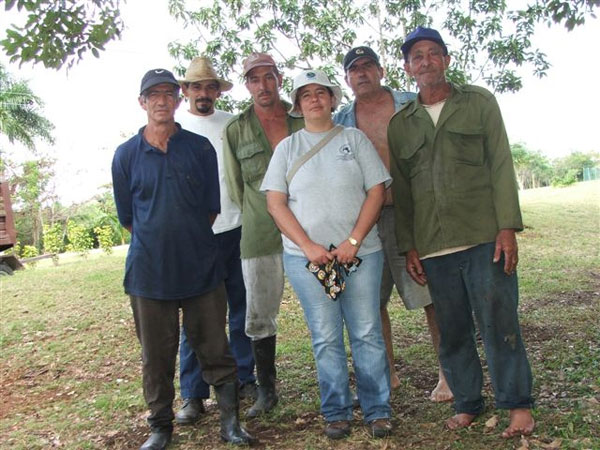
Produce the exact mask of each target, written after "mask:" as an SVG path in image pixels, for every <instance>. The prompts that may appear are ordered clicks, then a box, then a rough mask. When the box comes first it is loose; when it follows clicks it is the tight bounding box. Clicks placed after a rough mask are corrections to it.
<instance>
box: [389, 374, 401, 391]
mask: <svg viewBox="0 0 600 450" xmlns="http://www.w3.org/2000/svg"><path fill="white" fill-rule="evenodd" d="M400 384H401V383H400V378H398V375H397V374H396V372H395V371H394V372H392V373H390V386H391V387H392V391H393V390H395V389H398V388H399V387H400Z"/></svg>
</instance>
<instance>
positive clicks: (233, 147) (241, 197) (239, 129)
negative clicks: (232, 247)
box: [223, 102, 304, 258]
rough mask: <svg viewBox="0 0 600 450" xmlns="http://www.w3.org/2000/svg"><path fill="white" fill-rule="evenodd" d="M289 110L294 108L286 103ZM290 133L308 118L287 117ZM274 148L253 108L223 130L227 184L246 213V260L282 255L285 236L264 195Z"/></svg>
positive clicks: (243, 251) (243, 249)
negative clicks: (268, 209) (263, 183)
mask: <svg viewBox="0 0 600 450" xmlns="http://www.w3.org/2000/svg"><path fill="white" fill-rule="evenodd" d="M283 103H284V106H285V108H286V110H289V109H290V107H291V105H290V104H288V103H287V102H283ZM287 125H288V134H291V133H293V132H294V131H298V130H300V129H302V128H304V119H302V118H297V117H292V116H290V115H288V118H287ZM272 155H273V149H272V148H271V144H269V140H268V139H267V136H266V135H265V132H264V130H263V128H262V126H261V124H260V121H259V120H258V117H257V116H256V114H255V112H254V107H253V105H250V106H249V107H248V108H246V109H245V110H244V111H242V112H241V113H240V114H238V115H237V116H235V117H234V118H232V119H231V120H230V121H229V122H228V123H227V125H226V126H225V129H224V130H223V159H224V162H225V181H226V183H227V189H228V190H229V196H230V197H231V199H232V200H233V201H234V202H235V203H236V204H237V205H238V206H239V207H240V209H241V210H242V240H241V242H240V250H241V256H242V258H255V257H258V256H266V255H273V254H275V253H281V252H282V251H283V246H282V244H281V233H280V231H279V229H278V228H277V227H276V226H275V222H274V221H273V219H272V218H271V216H270V215H269V213H268V212H267V198H266V196H265V194H264V193H263V192H260V190H259V189H260V185H261V183H262V180H263V177H264V176H265V172H266V171H267V167H268V166H269V161H271V156H272Z"/></svg>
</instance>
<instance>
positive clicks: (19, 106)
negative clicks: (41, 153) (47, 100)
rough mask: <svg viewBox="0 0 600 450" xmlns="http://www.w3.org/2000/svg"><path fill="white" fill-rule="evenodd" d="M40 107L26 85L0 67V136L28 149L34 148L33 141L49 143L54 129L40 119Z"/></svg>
mask: <svg viewBox="0 0 600 450" xmlns="http://www.w3.org/2000/svg"><path fill="white" fill-rule="evenodd" d="M42 106H43V102H42V100H41V99H40V98H39V97H37V96H36V95H34V93H33V92H32V91H31V89H30V88H29V86H28V85H27V82H25V81H23V80H17V79H15V78H13V77H12V76H11V75H10V74H9V73H8V72H7V71H6V69H5V68H4V66H3V65H2V64H0V135H4V136H6V137H7V138H8V141H9V142H10V143H11V144H12V143H15V142H20V143H21V144H23V145H25V146H26V147H28V148H29V149H33V148H34V146H35V138H41V139H43V140H45V141H48V142H53V138H52V134H51V133H52V130H53V128H54V126H53V125H52V123H51V122H50V121H49V120H48V119H46V118H45V117H44V116H42V114H41V112H40V111H41V108H42Z"/></svg>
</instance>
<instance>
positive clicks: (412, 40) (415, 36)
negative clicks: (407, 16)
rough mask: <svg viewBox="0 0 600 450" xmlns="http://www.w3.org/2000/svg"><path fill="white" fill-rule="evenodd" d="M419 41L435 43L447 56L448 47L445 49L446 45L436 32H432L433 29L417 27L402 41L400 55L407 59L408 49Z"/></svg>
mask: <svg viewBox="0 0 600 450" xmlns="http://www.w3.org/2000/svg"><path fill="white" fill-rule="evenodd" d="M419 41H433V42H437V43H438V44H440V45H441V46H442V48H443V49H444V54H445V55H447V54H448V47H446V43H445V42H444V40H443V39H442V36H441V35H440V33H439V32H438V31H437V30H434V29H433V28H426V27H420V26H419V27H417V29H416V30H413V31H412V32H411V33H408V36H406V39H405V40H404V44H402V47H400V49H401V50H402V54H403V55H404V59H407V57H408V54H409V53H410V49H411V48H412V46H413V45H415V44H416V43H417V42H419Z"/></svg>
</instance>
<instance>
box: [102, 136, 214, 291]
mask: <svg viewBox="0 0 600 450" xmlns="http://www.w3.org/2000/svg"><path fill="white" fill-rule="evenodd" d="M178 128H179V131H178V132H176V133H175V134H174V135H173V136H171V137H170V138H169V141H168V145H167V151H166V152H162V151H160V150H158V149H156V148H153V147H152V146H151V145H150V144H148V142H146V140H145V139H144V137H143V131H144V128H142V129H140V131H139V133H138V134H137V135H136V136H134V137H132V138H131V139H129V140H128V141H127V142H125V143H124V144H121V145H120V146H119V147H118V148H117V151H116V152H115V156H114V158H113V163H112V177H113V189H114V195H115V203H116V206H117V213H118V215H119V221H120V222H121V224H122V225H123V226H125V227H129V226H131V227H132V236H131V244H130V246H129V252H128V254H127V261H126V264H125V280H124V282H123V284H124V286H125V292H126V293H128V294H130V295H136V296H140V297H146V298H153V299H159V300H176V299H182V298H187V297H193V296H196V295H201V294H203V293H205V292H208V291H210V290H212V289H214V288H216V287H217V285H218V284H219V283H220V282H221V281H222V280H223V269H222V267H221V265H220V263H219V262H218V258H217V242H216V240H215V237H214V235H213V232H212V229H211V225H210V222H209V215H210V214H218V213H219V212H220V200H219V179H218V171H217V157H216V153H215V150H214V148H213V147H212V145H211V144H210V142H209V141H208V139H206V138H204V137H202V136H198V135H196V134H194V133H191V132H189V131H186V130H182V129H181V127H179V125H178Z"/></svg>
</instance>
